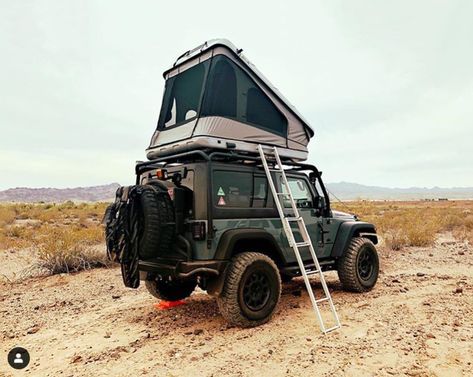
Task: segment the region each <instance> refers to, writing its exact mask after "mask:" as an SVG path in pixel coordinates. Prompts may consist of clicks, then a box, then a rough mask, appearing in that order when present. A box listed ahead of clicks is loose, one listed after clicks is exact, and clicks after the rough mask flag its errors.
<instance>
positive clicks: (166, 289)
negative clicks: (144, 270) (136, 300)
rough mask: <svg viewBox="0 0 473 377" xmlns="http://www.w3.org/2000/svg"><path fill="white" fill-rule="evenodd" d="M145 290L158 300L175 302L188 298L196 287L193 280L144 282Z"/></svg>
mask: <svg viewBox="0 0 473 377" xmlns="http://www.w3.org/2000/svg"><path fill="white" fill-rule="evenodd" d="M145 285H146V289H148V292H149V293H151V294H152V295H153V296H154V297H156V298H159V299H160V300H166V301H177V300H182V299H184V298H186V297H189V296H190V295H191V293H192V292H194V289H195V287H196V285H197V282H196V281H195V280H171V281H168V280H146V282H145Z"/></svg>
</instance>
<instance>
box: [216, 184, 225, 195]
mask: <svg viewBox="0 0 473 377" xmlns="http://www.w3.org/2000/svg"><path fill="white" fill-rule="evenodd" d="M217 195H218V196H225V191H223V188H222V186H220V187H219V188H218V192H217Z"/></svg>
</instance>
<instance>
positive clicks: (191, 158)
mask: <svg viewBox="0 0 473 377" xmlns="http://www.w3.org/2000/svg"><path fill="white" fill-rule="evenodd" d="M191 162H226V163H239V164H242V163H243V164H244V165H247V166H260V167H261V168H262V163H261V158H260V157H259V155H257V154H254V155H253V154H247V153H241V152H236V151H229V152H222V151H215V150H194V151H189V152H184V153H179V154H175V155H170V156H165V157H160V158H157V159H153V160H150V161H145V162H140V163H137V164H136V166H135V173H136V175H137V176H139V175H141V174H143V173H145V172H147V171H149V170H152V169H157V168H162V167H164V166H167V165H169V164H176V163H179V164H185V163H191ZM268 162H269V163H272V161H268ZM274 162H275V161H274ZM282 163H283V164H284V165H286V166H289V167H290V170H294V171H311V172H313V173H315V174H316V176H320V175H321V173H320V172H319V171H318V169H317V168H316V167H315V166H314V165H311V164H304V163H300V162H297V161H294V160H291V159H282Z"/></svg>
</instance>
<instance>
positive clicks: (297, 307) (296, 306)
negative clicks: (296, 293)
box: [292, 302, 301, 309]
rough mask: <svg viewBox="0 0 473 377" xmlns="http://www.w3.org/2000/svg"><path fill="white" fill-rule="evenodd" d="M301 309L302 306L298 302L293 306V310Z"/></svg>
mask: <svg viewBox="0 0 473 377" xmlns="http://www.w3.org/2000/svg"><path fill="white" fill-rule="evenodd" d="M300 307H301V304H299V303H298V302H296V303H294V304H292V308H293V309H299V308H300Z"/></svg>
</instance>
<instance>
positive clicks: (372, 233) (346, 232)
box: [331, 221, 378, 258]
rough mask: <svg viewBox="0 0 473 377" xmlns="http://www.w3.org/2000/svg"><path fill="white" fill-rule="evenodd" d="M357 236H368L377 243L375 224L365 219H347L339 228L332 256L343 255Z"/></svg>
mask: <svg viewBox="0 0 473 377" xmlns="http://www.w3.org/2000/svg"><path fill="white" fill-rule="evenodd" d="M357 236H361V237H365V238H368V239H369V240H370V241H371V242H373V243H374V244H375V245H376V244H377V243H378V235H377V234H376V227H375V226H374V225H373V224H370V223H366V222H363V221H347V222H344V223H342V224H341V225H340V227H339V228H338V232H337V237H336V238H335V242H334V244H333V248H332V253H331V256H332V257H333V258H339V257H341V256H342V255H343V253H345V250H346V249H347V247H348V245H349V244H350V241H351V239H352V238H353V237H357Z"/></svg>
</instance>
